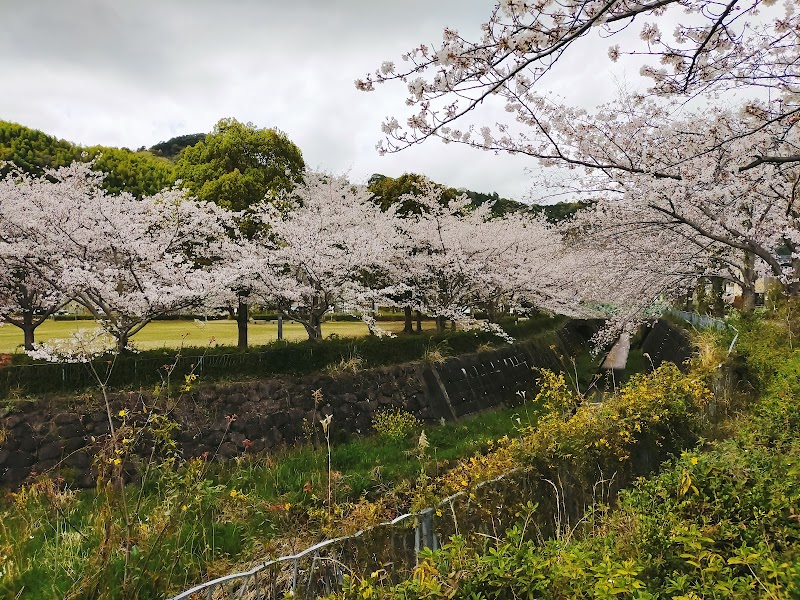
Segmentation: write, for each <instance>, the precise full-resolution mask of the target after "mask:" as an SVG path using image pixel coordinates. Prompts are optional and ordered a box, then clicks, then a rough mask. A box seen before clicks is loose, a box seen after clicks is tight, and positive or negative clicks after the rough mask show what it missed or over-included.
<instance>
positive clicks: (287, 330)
mask: <svg viewBox="0 0 800 600" xmlns="http://www.w3.org/2000/svg"><path fill="white" fill-rule="evenodd" d="M94 326H95V323H94V321H87V320H77V321H46V322H44V323H42V324H41V325H40V326H39V327H38V328H37V329H36V341H37V342H47V341H49V340H53V339H59V338H65V337H68V336H69V335H70V334H71V333H73V332H74V331H77V330H78V329H82V328H87V327H89V328H91V327H94ZM380 326H381V328H383V329H385V330H386V331H391V332H393V333H398V332H400V331H402V330H403V322H402V321H386V322H381V323H380ZM422 327H423V329H426V330H427V329H433V328H435V324H434V322H433V321H423V323H422ZM368 333H369V331H368V329H367V326H366V325H365V324H364V323H362V322H361V321H328V322H326V323H323V325H322V334H323V335H324V336H325V337H327V336H329V335H334V334H335V335H337V336H339V337H363V336H366V335H367V334H368ZM236 336H237V330H236V321H232V320H230V319H224V320H213V321H201V320H188V319H187V320H174V321H153V322H152V323H149V324H148V325H146V326H145V327H144V329H142V330H141V331H140V332H139V333H137V334H136V335H134V336H133V338H132V341H133V345H134V347H136V348H137V349H139V350H153V349H157V348H180V347H182V346H195V347H198V346H199V347H202V346H207V345H212V346H213V345H220V346H235V345H236V340H237V337H236ZM283 337H284V339H285V340H289V341H298V342H299V341H302V340H305V339H308V335H307V334H306V331H305V329H303V326H302V325H300V324H299V323H295V322H294V321H284V323H283ZM277 339H278V325H277V323H276V322H275V321H266V322H263V323H257V324H253V323H251V324H250V327H249V328H248V341H249V343H250V344H251V345H253V346H260V345H263V344H269V343H270V342H274V341H275V340H277ZM0 352H22V330H21V329H19V328H17V327H14V326H13V325H8V324H6V325H3V326H2V327H0Z"/></svg>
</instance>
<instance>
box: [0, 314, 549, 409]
mask: <svg viewBox="0 0 800 600" xmlns="http://www.w3.org/2000/svg"><path fill="white" fill-rule="evenodd" d="M563 323H564V319H563V318H551V317H547V316H541V317H538V318H536V319H531V320H529V321H524V322H522V323H520V324H519V325H513V324H510V325H507V326H506V330H507V331H508V332H509V333H510V334H511V335H513V336H515V337H518V338H520V339H525V338H529V337H531V336H532V335H535V334H536V333H539V332H542V331H548V330H552V329H554V328H556V327H558V326H560V325H563ZM486 343H493V344H495V345H499V344H500V343H501V342H500V341H499V340H498V338H496V337H495V336H493V335H491V334H488V333H484V332H465V331H456V332H443V333H437V334H427V333H426V334H422V335H401V336H398V337H396V338H391V339H390V338H384V339H378V338H375V337H365V338H332V339H331V338H329V339H326V340H322V341H318V342H308V341H306V342H285V341H284V342H273V343H271V344H268V345H265V346H254V347H251V348H249V349H247V350H240V349H238V348H236V347H231V346H218V347H215V348H211V349H200V348H184V349H183V351H182V352H181V354H180V355H179V356H178V355H177V352H176V351H169V350H163V349H159V350H148V351H144V352H141V353H137V354H132V355H123V356H120V357H118V358H117V360H116V363H115V364H114V368H113V371H112V373H111V377H110V379H109V385H110V386H111V387H112V388H115V389H125V388H138V387H143V386H151V385H154V384H156V383H160V382H161V375H160V373H164V367H165V365H171V364H173V363H174V362H175V361H176V356H177V366H176V368H175V370H174V372H173V374H172V379H173V381H182V380H183V376H184V375H185V374H188V373H189V372H191V370H192V369H193V368H194V367H195V365H197V368H196V372H197V373H198V374H199V375H201V376H202V377H203V378H204V379H206V380H216V379H231V378H251V377H270V376H274V375H302V374H305V373H312V372H315V371H320V370H323V369H325V368H326V367H328V366H329V365H335V364H337V363H339V362H340V361H341V360H342V359H345V360H347V359H349V358H351V357H355V356H357V357H359V358H360V359H361V361H362V362H361V365H362V367H363V368H370V367H379V366H385V365H390V364H399V363H404V362H409V361H414V360H419V359H421V358H423V357H424V355H425V353H426V352H427V351H428V350H430V349H432V348H435V347H438V348H439V349H440V350H442V351H443V353H444V354H447V355H455V354H464V353H468V352H474V351H476V350H477V349H478V348H479V347H480V346H481V345H482V344H486ZM107 362H108V361H107V359H104V360H100V361H97V363H96V368H97V369H98V370H100V371H101V372H102V370H103V369H105V368H106V364H107ZM94 385H95V381H94V379H93V378H92V376H91V375H90V373H89V370H88V369H87V368H86V366H85V365H81V364H52V363H41V362H35V361H32V360H31V359H30V358H28V357H27V356H25V355H22V356H19V357H17V356H15V357H14V364H13V365H12V366H8V367H6V368H3V369H0V394H2V396H3V397H9V396H12V397H13V396H25V395H30V394H42V393H55V392H69V391H75V390H83V389H86V388H89V387H93V386H94Z"/></svg>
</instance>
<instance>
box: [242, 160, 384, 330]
mask: <svg viewBox="0 0 800 600" xmlns="http://www.w3.org/2000/svg"><path fill="white" fill-rule="evenodd" d="M259 219H260V221H261V223H262V224H263V225H264V227H265V231H264V235H263V236H262V238H261V239H260V240H258V241H257V243H256V244H254V247H253V248H252V249H251V252H250V254H249V257H243V259H242V260H241V261H240V262H239V265H238V268H240V269H243V271H244V272H245V273H247V274H248V275H247V276H248V278H249V279H250V280H252V281H253V289H254V290H257V292H256V293H259V294H260V295H261V296H262V298H263V300H264V301H266V302H267V303H270V304H273V305H275V306H277V307H278V309H279V310H280V311H281V312H283V313H284V314H285V315H286V316H288V317H289V318H291V319H293V320H295V321H297V322H299V323H301V324H302V325H303V327H305V329H306V332H307V333H308V337H309V339H310V340H318V339H320V338H321V337H322V327H321V323H322V317H323V316H324V315H325V314H326V313H327V312H328V311H330V310H331V309H332V308H333V307H334V305H338V306H341V307H342V308H343V309H344V310H347V311H349V312H354V313H360V314H364V313H367V312H369V309H370V307H372V306H374V305H375V304H380V303H383V302H385V303H387V304H389V303H390V301H389V300H388V296H389V295H391V294H393V293H396V292H397V288H396V287H394V286H392V285H390V284H389V283H388V282H386V281H383V280H382V278H380V277H375V276H374V275H377V274H378V273H379V272H380V271H381V270H383V269H385V268H386V265H387V264H388V263H390V262H391V261H393V260H396V259H397V258H398V246H397V240H398V226H399V225H398V220H397V218H396V216H395V212H394V210H393V209H389V210H387V211H386V212H384V211H381V209H380V207H378V206H377V205H376V204H375V203H374V202H372V200H371V193H370V192H369V190H367V189H366V187H364V186H360V185H354V184H352V183H350V182H349V181H348V180H347V179H346V178H345V177H343V176H336V175H330V174H325V173H316V172H309V173H307V174H306V175H305V177H304V180H303V182H302V183H301V184H300V185H298V186H297V187H296V188H295V189H294V190H293V192H292V193H291V195H286V196H284V198H283V201H282V202H276V203H273V204H269V205H265V206H264V207H263V209H262V210H261V212H260V214H259Z"/></svg>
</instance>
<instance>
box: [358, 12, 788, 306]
mask: <svg viewBox="0 0 800 600" xmlns="http://www.w3.org/2000/svg"><path fill="white" fill-rule="evenodd" d="M634 20H636V21H637V22H641V21H642V20H644V22H643V24H642V25H641V27H640V41H639V45H636V43H630V42H629V46H628V47H620V46H619V45H618V44H616V45H613V46H612V47H611V48H610V49H609V57H610V59H611V60H618V59H621V58H622V57H624V56H625V55H626V54H637V55H640V56H641V55H645V56H649V57H651V58H652V59H653V60H654V62H653V63H651V64H649V65H648V64H646V65H645V66H644V67H643V68H642V69H641V73H642V75H644V76H645V77H647V78H649V80H650V88H649V90H647V94H649V95H645V92H644V90H639V91H634V92H632V93H627V94H624V95H623V96H622V98H621V99H620V101H618V102H616V103H613V104H611V105H608V106H601V107H599V108H598V109H596V110H594V111H586V110H584V109H577V108H572V107H570V106H569V105H568V103H565V102H564V101H562V100H561V99H559V100H555V99H553V98H552V97H551V96H549V95H548V94H547V93H546V91H547V88H546V84H547V79H546V78H547V74H548V73H550V72H552V71H554V70H555V69H557V68H558V65H559V60H560V59H561V57H562V56H564V55H565V54H567V53H569V52H574V51H578V50H579V48H581V47H583V45H584V44H585V42H584V41H583V40H584V39H585V38H588V37H591V36H592V35H593V34H594V33H596V32H600V33H601V34H602V35H604V36H606V37H609V38H611V43H612V44H613V43H614V39H615V37H617V36H619V34H620V32H621V31H622V30H623V29H626V28H627V27H628V26H629V25H631V23H633V21H634ZM664 23H667V24H669V23H675V24H676V25H675V26H674V28H673V27H672V26H671V25H668V26H669V27H670V29H674V33H673V34H672V36H665V35H662V33H661V31H660V27H659V24H661V25H662V26H663V24H664ZM798 32H800V17H798V16H797V14H796V10H795V3H794V2H792V1H791V0H787V1H786V2H783V3H780V4H777V3H775V2H761V1H757V0H756V1H752V2H745V3H741V2H710V1H700V2H695V1H688V0H663V1H656V2H622V1H617V0H605V1H604V0H600V1H584V2H572V3H569V2H568V3H563V2H553V1H550V0H540V1H537V2H527V1H525V0H501V1H500V2H499V3H498V4H497V5H496V7H495V9H494V10H493V11H492V13H491V15H490V16H489V20H488V21H487V22H486V23H485V24H484V25H483V35H482V36H481V38H480V39H479V40H476V41H468V40H466V39H464V38H463V37H461V36H460V35H459V34H458V33H457V32H455V31H453V30H450V29H446V30H445V32H444V36H443V42H442V44H441V45H440V46H438V47H433V48H431V47H428V46H425V45H422V46H419V47H417V48H415V49H413V50H412V51H410V52H409V53H407V54H406V55H404V56H403V59H404V61H405V64H404V65H401V66H400V67H398V66H397V65H395V64H394V63H391V62H385V63H384V64H383V65H382V66H381V68H380V69H379V70H378V71H376V72H375V73H374V74H372V75H369V76H368V77H367V78H366V79H364V80H360V81H358V82H356V85H357V87H358V88H360V89H362V90H366V91H370V90H372V89H374V87H375V84H378V83H385V82H389V81H401V82H404V83H405V84H406V85H407V89H408V92H409V95H408V98H407V102H406V103H407V105H408V106H410V107H413V110H414V112H413V114H411V115H410V116H409V117H408V119H407V121H405V123H402V124H401V122H400V121H399V120H398V119H397V118H396V117H390V118H388V119H387V120H386V122H385V123H384V125H383V131H384V134H385V135H386V139H385V140H384V142H382V143H381V145H380V146H379V150H380V151H382V152H387V151H388V152H393V151H398V150H402V149H403V148H406V147H408V146H410V145H413V144H416V143H420V142H422V141H425V140H427V139H428V138H431V137H438V138H440V139H442V140H443V141H445V142H454V143H461V144H466V145H469V146H472V147H475V148H482V149H485V150H491V151H505V152H509V153H512V154H524V155H528V156H531V157H532V158H535V159H538V160H539V161H540V163H541V164H542V165H543V166H545V167H565V168H568V169H572V170H573V172H574V170H578V172H579V173H581V174H582V176H580V177H574V176H573V177H572V180H573V182H574V183H576V184H577V185H575V186H573V187H574V188H575V189H573V190H572V192H573V193H586V192H587V191H588V192H592V193H594V196H593V197H594V198H597V197H601V198H603V199H604V201H603V202H601V204H604V206H603V207H602V210H600V211H598V212H596V213H593V214H594V215H595V217H596V218H598V219H600V218H601V217H602V216H605V217H607V218H606V220H602V219H601V220H599V221H598V222H597V223H595V225H603V226H605V228H606V230H605V233H607V234H608V235H602V236H601V237H602V238H603V241H604V249H605V252H604V253H603V258H602V260H600V261H599V263H600V264H599V265H598V269H587V271H589V272H591V271H594V272H595V273H596V275H597V277H596V278H595V281H601V280H602V276H603V273H604V272H612V273H613V272H615V269H616V270H617V273H618V274H619V275H621V274H622V273H626V274H627V275H626V276H625V277H624V280H625V281H626V285H629V286H630V288H629V290H628V291H633V290H638V294H639V295H638V297H637V298H634V297H633V296H628V297H627V298H625V299H623V298H618V300H619V301H620V302H623V300H624V302H623V304H624V305H625V306H626V307H627V308H626V309H624V310H620V314H623V313H626V312H627V311H628V310H630V311H632V312H631V313H629V314H631V315H632V314H634V313H635V314H640V315H641V314H642V310H643V307H644V306H646V305H648V304H649V303H651V302H652V300H653V298H654V297H661V296H663V295H664V294H665V293H668V292H669V291H670V290H671V289H677V288H678V287H681V286H683V285H685V284H687V283H688V282H689V281H690V280H691V279H692V278H696V277H698V276H702V275H709V274H713V275H714V276H720V277H725V278H727V279H729V280H732V281H735V282H737V283H738V284H739V285H741V287H742V289H743V290H744V302H743V305H744V308H745V309H749V308H751V307H752V304H753V299H754V293H753V292H754V281H755V277H756V276H757V275H759V274H770V275H772V276H774V277H778V278H780V279H781V280H782V281H783V283H784V284H785V285H786V289H787V291H789V292H792V293H793V292H796V291H797V287H798V285H797V275H798V273H797V270H798V269H797V266H798V263H797V260H798V259H799V258H800V256H799V255H798V250H797V242H798V223H797V216H798V213H797V208H796V194H797V186H798V180H799V176H800V173H799V172H798V170H797V165H798V163H800V150H799V149H798V139H797V131H796V123H797V120H798V117H800V115H798V111H799V110H800V107H799V106H798V103H797V98H796V94H797V92H798V89H800V88H799V87H798V84H800V81H798V71H797V69H796V64H797V60H798V48H800V45H798V43H797V36H798ZM573 44H576V46H575V48H574V49H573V48H572V46H573ZM732 90H735V91H736V94H735V95H734V96H732V98H735V103H734V106H732V107H725V106H720V104H719V101H718V94H720V93H721V92H730V91H732ZM493 99H499V100H500V102H501V103H502V104H503V105H504V107H505V109H506V111H507V112H508V114H509V115H510V118H509V120H508V121H506V122H500V123H497V124H495V125H489V124H487V125H484V126H475V125H473V123H474V122H475V120H476V119H479V117H478V116H474V115H477V114H478V113H479V112H480V110H481V108H482V105H483V104H486V103H490V102H492V100H493ZM692 106H694V108H691V107H692ZM709 106H711V107H712V108H708V107H709ZM609 202H614V203H617V204H618V205H619V207H618V209H614V208H610V207H609V206H608V204H607V203H609ZM612 215H613V218H615V219H617V220H616V221H614V220H609V218H610V217H611V216H612ZM592 231H593V234H594V235H600V234H601V233H602V232H599V230H598V228H597V227H594V228H593V229H592ZM625 231H636V232H638V234H639V235H640V236H641V237H640V238H639V239H636V240H630V239H629V238H627V237H626V235H625V234H624V232H625ZM642 239H647V240H652V241H657V242H658V246H654V247H653V248H659V249H667V248H668V249H670V251H669V252H662V253H661V254H659V253H658V252H657V251H651V252H649V253H648V252H647V246H642V245H641V244H639V243H638V242H640V241H641V240H642ZM611 240H614V241H615V242H616V243H617V246H615V245H614V244H613V243H611ZM631 248H635V252H632V251H631ZM615 251H616V252H618V254H617V255H616V256H614V255H613V252H615ZM648 254H649V256H648ZM787 254H788V255H789V256H790V257H791V258H793V259H794V260H795V266H794V269H791V268H789V269H787V268H786V266H785V264H784V263H785V257H786V256H787ZM633 256H637V257H638V260H640V261H643V263H644V264H647V265H648V266H647V268H646V269H640V268H639V265H640V264H642V263H639V264H637V265H627V264H626V261H631V260H634V259H633V258H632V257H633ZM565 260H567V261H571V260H574V256H568V257H566V258H565ZM665 261H666V262H665ZM603 265H605V266H603ZM632 269H633V270H636V269H639V270H640V271H641V272H640V273H639V274H638V276H639V277H641V278H642V280H641V281H640V282H633V280H632V279H631V277H630V275H632V274H633V273H632ZM676 280H679V281H680V282H681V286H679V285H678V283H677V281H676ZM659 282H660V283H659ZM610 283H611V282H610ZM577 284H578V282H576V285H577ZM619 306H622V304H620V305H619ZM633 307H639V308H638V309H636V310H634V309H633Z"/></svg>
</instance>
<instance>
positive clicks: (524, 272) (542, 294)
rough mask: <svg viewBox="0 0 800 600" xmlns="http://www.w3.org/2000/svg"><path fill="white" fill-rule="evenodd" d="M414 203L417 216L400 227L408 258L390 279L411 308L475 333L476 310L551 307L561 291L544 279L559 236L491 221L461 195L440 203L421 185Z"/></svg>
mask: <svg viewBox="0 0 800 600" xmlns="http://www.w3.org/2000/svg"><path fill="white" fill-rule="evenodd" d="M420 188H421V193H420V194H415V196H414V201H415V202H416V203H417V204H418V205H419V206H420V208H421V210H420V212H419V214H418V215H414V216H412V217H409V218H406V219H404V220H403V225H404V234H405V235H404V239H405V240H406V242H405V244H406V249H405V253H406V259H405V261H404V262H403V268H402V269H398V270H397V271H396V273H395V274H394V277H395V278H396V279H397V281H398V282H400V283H402V285H403V286H404V287H405V288H406V289H408V290H410V293H411V300H410V303H411V305H412V306H413V307H414V308H416V309H417V310H420V311H421V312H425V313H427V314H430V315H434V316H435V317H436V319H437V328H438V329H440V330H441V329H443V327H444V323H445V320H447V319H451V320H453V321H457V322H461V323H464V324H466V325H467V326H474V325H475V323H474V318H473V313H474V311H475V309H476V308H488V309H490V312H491V309H492V307H497V306H498V305H501V304H504V305H506V306H509V307H517V308H519V307H521V306H522V305H523V304H524V303H526V302H527V303H530V304H535V305H538V306H540V307H543V308H549V307H550V306H552V304H553V301H552V299H551V298H552V297H554V296H557V295H558V293H559V288H558V286H557V285H555V286H554V285H553V284H554V283H555V280H554V279H553V277H551V276H550V275H551V274H548V275H544V272H545V271H546V270H547V265H549V264H550V263H551V259H552V256H553V255H554V254H558V252H559V250H560V242H561V238H560V234H559V233H558V232H556V231H554V230H553V229H552V228H550V227H548V225H547V224H546V223H545V222H544V221H543V220H540V219H537V218H531V217H529V216H527V215H524V214H521V213H511V214H508V215H505V216H503V217H500V218H494V219H493V218H491V208H492V207H491V206H490V205H489V204H483V205H480V206H478V207H475V206H473V205H472V204H471V202H470V200H469V198H468V197H467V196H466V195H461V196H460V197H457V198H456V199H454V200H449V201H448V200H445V199H443V193H444V190H443V188H442V187H441V186H437V185H436V184H434V183H432V182H430V181H425V182H422V183H421V185H420Z"/></svg>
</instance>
